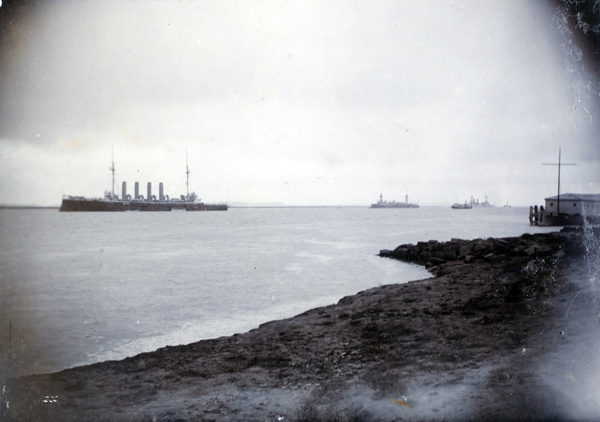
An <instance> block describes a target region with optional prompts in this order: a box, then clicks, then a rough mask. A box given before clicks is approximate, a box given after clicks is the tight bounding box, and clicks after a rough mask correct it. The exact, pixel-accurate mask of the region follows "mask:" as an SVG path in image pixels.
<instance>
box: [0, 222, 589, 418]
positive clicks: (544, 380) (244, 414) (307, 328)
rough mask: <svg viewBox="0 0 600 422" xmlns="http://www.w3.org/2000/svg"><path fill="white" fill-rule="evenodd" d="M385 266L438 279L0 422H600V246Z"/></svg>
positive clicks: (544, 240)
mask: <svg viewBox="0 0 600 422" xmlns="http://www.w3.org/2000/svg"><path fill="white" fill-rule="evenodd" d="M380 255H381V256H382V257H387V258H394V259H399V260H403V261H406V262H412V263H417V264H421V265H425V266H426V267H427V268H429V270H430V271H431V273H432V275H433V277H432V278H428V279H425V280H419V281H414V282H410V283H405V284H397V285H386V286H382V287H377V288H373V289H369V290H366V291H363V292H360V293H358V294H356V295H353V296H348V297H345V298H343V299H341V300H340V301H339V302H338V303H337V304H334V305H330V306H327V307H322V308H317V309H313V310H310V311H307V312H305V313H303V314H301V315H298V316H296V317H294V318H290V319H286V320H281V321H274V322H269V323H267V324H263V325H261V326H260V327H259V328H257V329H255V330H252V331H250V332H248V333H244V334H236V335H234V336H230V337H222V338H218V339H213V340H205V341H200V342H197V343H194V344H189V345H185V346H177V347H166V348H162V349H159V350H157V351H155V352H152V353H143V354H140V355H137V356H134V357H131V358H128V359H125V360H122V361H114V362H103V363H99V364H95V365H90V366H85V367H79V368H74V369H69V370H65V371H62V372H59V373H54V374H48V375H36V376H28V377H23V378H18V379H13V380H10V381H9V382H8V383H7V385H6V386H5V388H4V391H3V392H2V396H1V397H2V403H0V404H2V407H1V409H0V419H1V420H9V421H37V420H39V421H394V420H397V421H399V420H598V419H600V390H599V389H598V388H597V385H599V384H598V382H599V381H600V324H599V319H598V308H597V306H598V305H597V301H598V292H597V287H598V286H597V283H598V280H597V277H598V267H599V261H598V233H594V232H593V231H592V230H591V229H589V228H588V229H585V230H582V229H580V230H571V231H562V232H556V233H547V234H536V235H523V236H520V237H515V238H503V239H476V240H470V241H467V240H459V239H453V240H451V241H450V242H435V241H430V242H419V243H418V244H417V245H401V246H399V247H398V248H396V249H395V250H383V251H381V252H380ZM374 284H376V283H374Z"/></svg>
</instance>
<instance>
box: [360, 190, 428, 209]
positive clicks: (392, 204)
mask: <svg viewBox="0 0 600 422" xmlns="http://www.w3.org/2000/svg"><path fill="white" fill-rule="evenodd" d="M405 199H406V201H405V202H396V201H391V202H389V201H384V200H383V193H380V194H379V201H377V202H376V203H374V204H371V208H419V205H417V204H410V203H409V202H408V194H407V195H406V196H405Z"/></svg>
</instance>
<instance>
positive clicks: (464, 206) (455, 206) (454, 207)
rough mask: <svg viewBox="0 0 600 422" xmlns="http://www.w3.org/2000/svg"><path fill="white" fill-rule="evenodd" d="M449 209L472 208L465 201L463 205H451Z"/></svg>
mask: <svg viewBox="0 0 600 422" xmlns="http://www.w3.org/2000/svg"><path fill="white" fill-rule="evenodd" d="M450 208H452V209H455V210H470V209H471V208H473V207H472V206H471V204H469V203H467V201H465V203H464V204H458V203H456V204H453V205H452V206H451V207H450Z"/></svg>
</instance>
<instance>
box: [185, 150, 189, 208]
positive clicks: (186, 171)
mask: <svg viewBox="0 0 600 422" xmlns="http://www.w3.org/2000/svg"><path fill="white" fill-rule="evenodd" d="M185 179H186V180H185V191H186V194H187V197H188V198H189V197H190V168H189V167H188V152H187V151H186V152H185Z"/></svg>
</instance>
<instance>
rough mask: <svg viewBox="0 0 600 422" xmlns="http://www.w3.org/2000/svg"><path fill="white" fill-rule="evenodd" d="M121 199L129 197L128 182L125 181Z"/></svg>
mask: <svg viewBox="0 0 600 422" xmlns="http://www.w3.org/2000/svg"><path fill="white" fill-rule="evenodd" d="M121 199H122V200H123V201H124V200H125V199H127V182H123V188H122V189H121Z"/></svg>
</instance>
